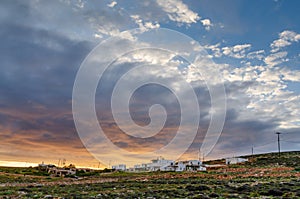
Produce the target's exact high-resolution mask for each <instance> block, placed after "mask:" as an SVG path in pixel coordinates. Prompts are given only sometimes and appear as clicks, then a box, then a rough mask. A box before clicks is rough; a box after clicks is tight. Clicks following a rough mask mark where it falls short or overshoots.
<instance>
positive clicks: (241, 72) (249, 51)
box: [0, 0, 300, 166]
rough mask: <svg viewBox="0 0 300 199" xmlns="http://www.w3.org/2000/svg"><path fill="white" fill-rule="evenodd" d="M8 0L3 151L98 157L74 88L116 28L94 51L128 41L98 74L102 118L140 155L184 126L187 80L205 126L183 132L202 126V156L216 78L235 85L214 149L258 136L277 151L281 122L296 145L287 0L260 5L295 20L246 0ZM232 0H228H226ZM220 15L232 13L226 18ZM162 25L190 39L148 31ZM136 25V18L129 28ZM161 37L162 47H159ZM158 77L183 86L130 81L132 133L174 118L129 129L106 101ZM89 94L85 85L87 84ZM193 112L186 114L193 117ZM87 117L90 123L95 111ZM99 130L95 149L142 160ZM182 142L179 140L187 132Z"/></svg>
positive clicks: (293, 36) (33, 158)
mask: <svg viewBox="0 0 300 199" xmlns="http://www.w3.org/2000/svg"><path fill="white" fill-rule="evenodd" d="M0 4H1V6H0V41H1V45H0V52H1V53H0V59H1V65H0V67H1V73H0V140H1V145H0V159H1V160H4V161H5V160H6V161H24V162H41V161H46V162H49V163H57V161H58V159H60V158H66V159H67V161H69V162H70V163H71V162H72V163H75V164H77V165H80V164H85V165H83V166H95V165H97V164H98V160H96V159H95V158H93V157H92V155H91V154H89V153H88V152H87V150H86V149H85V147H84V146H83V144H82V143H81V140H80V138H79V135H78V134H77V129H76V128H75V124H74V119H73V112H72V102H74V101H73V99H72V91H73V86H74V81H75V77H76V75H77V73H78V71H79V68H80V65H81V64H82V62H83V61H84V59H85V58H86V57H87V55H88V54H89V53H90V52H91V51H92V49H93V48H94V47H95V46H97V45H98V44H99V43H102V44H103V43H104V44H105V42H107V41H108V40H107V39H111V37H114V39H115V40H114V41H115V42H114V43H113V44H112V46H115V48H114V49H112V48H110V47H111V46H106V48H105V50H103V51H101V53H100V55H101V56H100V55H99V57H101V59H100V58H99V57H95V60H94V61H95V62H97V63H99V64H100V63H106V62H107V60H109V59H110V58H111V57H112V56H113V55H116V54H117V53H118V52H122V51H123V50H124V49H130V50H129V51H128V52H126V53H122V54H121V55H120V56H118V58H117V59H116V60H114V61H113V62H109V63H107V65H109V66H110V67H108V69H107V70H106V71H105V75H104V76H103V78H101V79H100V80H99V84H98V87H97V89H95V90H96V93H95V100H96V104H95V107H96V112H97V117H98V120H99V121H97V124H98V123H99V124H100V125H101V127H102V128H103V129H105V131H106V132H105V133H106V134H107V136H108V137H109V138H110V139H111V141H112V142H113V143H114V144H115V145H116V146H118V147H120V148H122V149H125V150H129V151H134V152H140V153H141V154H140V157H138V158H137V159H138V161H140V162H143V161H144V159H145V156H144V154H142V152H145V151H149V150H153V149H154V148H159V147H162V146H164V145H166V144H168V143H169V142H170V141H171V140H172V139H173V137H174V136H175V135H176V132H177V131H178V126H180V124H181V123H182V121H181V120H180V116H181V115H180V114H181V112H180V106H181V105H180V103H179V100H178V96H180V97H182V100H183V101H184V102H186V103H187V104H188V105H189V104H190V101H191V95H189V94H187V89H186V87H184V86H183V83H187V84H188V85H190V86H191V88H193V90H194V91H195V96H196V97H197V102H198V104H199V108H200V114H199V117H200V121H199V126H198V127H199V128H198V130H195V131H191V127H190V126H189V125H186V126H184V127H183V128H184V129H185V130H186V132H187V133H186V134H185V136H182V137H181V138H180V139H182V141H184V140H185V139H186V138H188V135H189V133H191V132H197V135H196V138H195V140H194V142H193V143H192V145H191V147H190V148H189V149H188V151H187V152H186V153H185V154H184V156H182V158H183V159H184V158H197V155H198V151H199V148H200V147H201V145H202V142H203V139H204V137H205V134H206V132H207V129H208V128H209V126H210V122H211V117H212V115H213V114H216V115H217V116H218V115H220V114H219V113H220V110H219V109H218V107H217V108H216V107H215V108H214V109H213V108H212V105H213V103H217V104H221V102H220V99H222V96H221V94H220V93H219V92H216V93H211V90H210V89H209V88H213V89H215V88H217V87H219V86H220V85H224V87H225V91H226V102H227V108H226V110H225V111H226V118H225V125H224V129H223V132H222V134H221V137H220V140H219V141H218V143H217V145H216V146H215V147H214V150H213V151H212V152H211V153H210V154H209V155H208V157H207V158H214V157H225V156H231V155H239V154H247V153H250V151H251V147H252V146H254V151H255V152H270V151H273V150H274V149H276V136H275V135H274V131H281V132H283V135H282V136H283V140H284V141H283V142H282V147H283V150H298V149H299V142H298V141H299V133H298V132H299V130H300V120H299V118H300V111H299V104H300V89H299V85H300V67H299V57H300V56H299V55H300V54H299V48H298V45H299V40H300V34H299V32H300V29H299V26H298V24H299V21H298V20H297V19H298V18H296V17H294V16H299V13H290V12H291V10H290V9H287V10H285V8H280V9H283V10H281V12H280V13H279V12H274V11H273V10H272V9H269V10H266V11H265V9H263V10H264V12H267V11H268V13H269V14H270V18H272V20H274V21H280V20H282V19H287V20H289V23H271V22H270V21H269V19H266V18H263V17H256V16H255V15H252V14H250V13H253V12H255V11H258V10H254V9H253V8H251V6H249V5H248V2H241V3H238V4H233V3H230V2H229V3H228V2H226V3H222V4H220V5H219V4H215V2H213V1H212V2H211V1H209V2H205V3H204V4H205V5H204V4H203V2H197V1H180V0H174V1H173V0H172V1H171V0H167V1H163V0H156V1H150V0H145V1H134V0H129V1H118V2H117V1H111V0H107V1H97V2H96V1H91V2H90V1H82V0H74V1H69V0H62V1H36V0H29V1H26V2H25V1H14V2H11V1H2V2H1V3H0ZM224 4H226V5H224ZM260 4H263V5H264V6H265V7H264V8H266V9H267V8H269V7H270V6H269V5H267V4H268V3H266V2H260ZM216 5H217V6H216ZM224 6H228V7H230V9H231V10H230V11H229V12H228V11H226V12H224V11H222V10H224ZM241 7H247V8H248V7H249V11H248V10H247V11H246V10H240V9H241ZM287 7H289V6H288V4H287ZM244 12H246V13H245V14H243V15H241V14H239V13H244ZM200 16H206V17H205V18H201V17H200ZM247 16H251V17H247ZM260 16H261V15H260ZM212 22H213V23H212ZM254 22H255V23H254ZM218 24H224V27H225V28H220V27H219V25H218ZM136 28H138V29H136ZM164 28H169V29H172V30H173V31H174V32H175V31H178V32H180V33H179V34H180V35H182V36H183V37H184V38H189V39H186V40H184V39H182V38H181V37H174V36H173V35H172V34H169V33H170V32H168V34H161V35H159V36H157V37H150V36H148V37H147V34H149V32H151V31H153V32H159V31H160V30H162V29H164ZM131 29H135V30H134V31H131V32H129V31H127V30H131ZM204 29H206V30H207V31H204ZM282 30H284V31H282ZM124 31H125V32H124ZM174 32H173V33H174ZM278 33H279V34H278ZM145 35H146V36H145ZM139 38H143V42H139ZM179 38H180V39H179ZM191 38H192V39H191ZM154 41H155V42H156V47H157V48H158V49H156V48H154V49H153V48H151V44H153V42H154ZM185 41H189V42H185ZM198 42H199V43H200V44H202V45H203V48H202V47H201V46H199V45H197V44H198ZM149 47H150V48H149ZM136 48H138V50H133V51H132V49H136ZM204 49H205V50H206V51H207V53H206V52H205V51H204ZM97 58H98V59H97ZM186 58H190V59H191V60H187V59H186ZM201 58H202V59H201ZM208 60H209V61H208ZM96 69H98V68H97V67H96V68H95V71H97V70H96ZM89 75H90V76H88V78H87V81H86V82H87V83H89V80H90V79H92V78H95V77H98V76H97V75H98V73H96V72H94V71H92V72H91V73H89ZM151 78H152V79H153V78H155V79H160V80H162V81H164V82H165V83H167V84H168V85H171V86H172V88H174V89H173V90H175V91H177V92H178V93H177V94H178V95H175V94H174V93H173V92H171V90H170V89H167V88H166V87H163V86H161V85H155V84H149V85H143V86H142V87H139V88H137V89H136V90H135V92H133V93H132V94H133V95H132V96H131V98H130V99H129V104H128V107H125V108H124V107H123V108H120V109H118V111H117V112H118V113H124V112H125V111H128V110H129V111H130V114H129V115H130V119H132V122H133V123H134V125H133V123H129V122H126V121H125V122H124V126H123V127H124V128H126V129H129V132H131V133H132V134H135V135H140V136H147V135H148V133H149V132H146V131H137V130H136V129H135V128H134V127H136V125H137V126H139V128H142V127H145V126H147V125H148V124H150V123H151V121H152V122H157V124H160V123H159V122H162V121H166V123H165V126H164V127H163V129H162V131H161V132H159V133H158V134H157V135H155V136H154V137H149V138H147V139H142V138H133V136H132V135H127V134H125V133H120V132H121V130H122V129H121V127H120V126H118V124H117V123H116V121H115V118H114V117H113V115H112V113H111V112H109V109H110V107H111V106H110V105H111V101H110V100H109V99H110V97H111V95H112V92H113V90H114V87H115V86H116V85H117V83H118V81H119V80H120V82H121V83H120V85H121V86H124V87H123V88H124V89H123V90H120V91H119V92H120V93H119V94H120V96H121V97H119V98H116V99H115V102H116V104H117V105H119V104H122V103H123V102H124V96H125V94H128V93H129V89H130V88H131V87H130V85H132V84H133V83H134V82H138V81H140V82H142V81H145V80H151ZM183 80H184V81H183ZM122 81H123V82H122ZM123 94H124V95H123ZM81 95H83V96H85V95H86V91H83V92H82V93H81ZM213 95H214V96H215V97H216V99H214V100H212V96H213ZM157 104H159V105H160V106H159V105H157ZM153 105H154V106H153ZM153 107H154V108H153ZM86 108H87V107H84V109H86ZM186 111H188V112H190V113H194V112H195V109H193V106H190V105H189V106H187V107H186ZM165 113H166V115H164V114H165ZM163 116H166V118H164V117H163ZM151 119H152V120H151ZM186 121H187V123H186V124H189V123H188V122H190V121H192V118H188V119H186ZM85 122H86V123H87V124H89V125H93V123H92V122H91V121H85ZM138 130H140V129H138ZM90 139H91V142H92V143H95V151H97V149H99V148H100V149H101V150H102V152H103V155H104V156H105V157H107V158H111V157H114V158H115V159H118V160H121V159H126V160H128V161H129V162H130V161H131V164H135V163H136V161H137V159H134V160H133V159H130V156H129V155H128V156H123V157H122V155H121V154H119V153H111V152H110V151H109V150H108V147H107V142H106V140H104V139H103V140H99V139H98V138H97V137H91V138H90ZM291 141H293V142H298V143H292V142H291ZM97 147H98V148H97ZM176 147H177V149H180V148H181V147H182V143H181V142H180V143H179V144H178V145H177V146H176ZM177 149H174V150H177ZM24 154H26V156H25V155H24ZM147 160H148V159H147ZM147 160H145V161H147ZM113 163H121V162H112V164H113Z"/></svg>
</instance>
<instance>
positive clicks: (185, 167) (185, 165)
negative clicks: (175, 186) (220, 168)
mask: <svg viewBox="0 0 300 199" xmlns="http://www.w3.org/2000/svg"><path fill="white" fill-rule="evenodd" d="M174 170H175V171H206V168H205V167H204V166H203V165H202V162H201V161H200V160H187V161H179V162H176V164H175V166H174Z"/></svg>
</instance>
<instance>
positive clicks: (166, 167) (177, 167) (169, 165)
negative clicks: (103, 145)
mask: <svg viewBox="0 0 300 199" xmlns="http://www.w3.org/2000/svg"><path fill="white" fill-rule="evenodd" d="M128 171H134V172H141V171H206V168H205V167H204V166H203V165H202V162H201V161H199V160H188V161H179V162H175V161H173V160H166V159H164V158H162V157H159V158H157V159H154V160H151V163H147V164H138V165H134V168H130V169H128Z"/></svg>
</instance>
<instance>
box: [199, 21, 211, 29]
mask: <svg viewBox="0 0 300 199" xmlns="http://www.w3.org/2000/svg"><path fill="white" fill-rule="evenodd" d="M201 23H202V25H203V26H204V27H205V30H207V31H209V30H210V28H211V27H212V26H213V24H212V23H211V21H210V19H203V20H201Z"/></svg>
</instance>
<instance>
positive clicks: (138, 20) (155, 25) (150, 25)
mask: <svg viewBox="0 0 300 199" xmlns="http://www.w3.org/2000/svg"><path fill="white" fill-rule="evenodd" d="M130 17H131V18H132V19H133V20H134V22H135V23H136V24H137V25H138V26H139V28H140V29H141V30H142V32H144V31H147V30H149V29H154V28H159V27H160V25H159V23H157V22H156V23H152V22H150V21H148V22H143V20H142V19H141V16H139V15H131V16H130Z"/></svg>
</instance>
